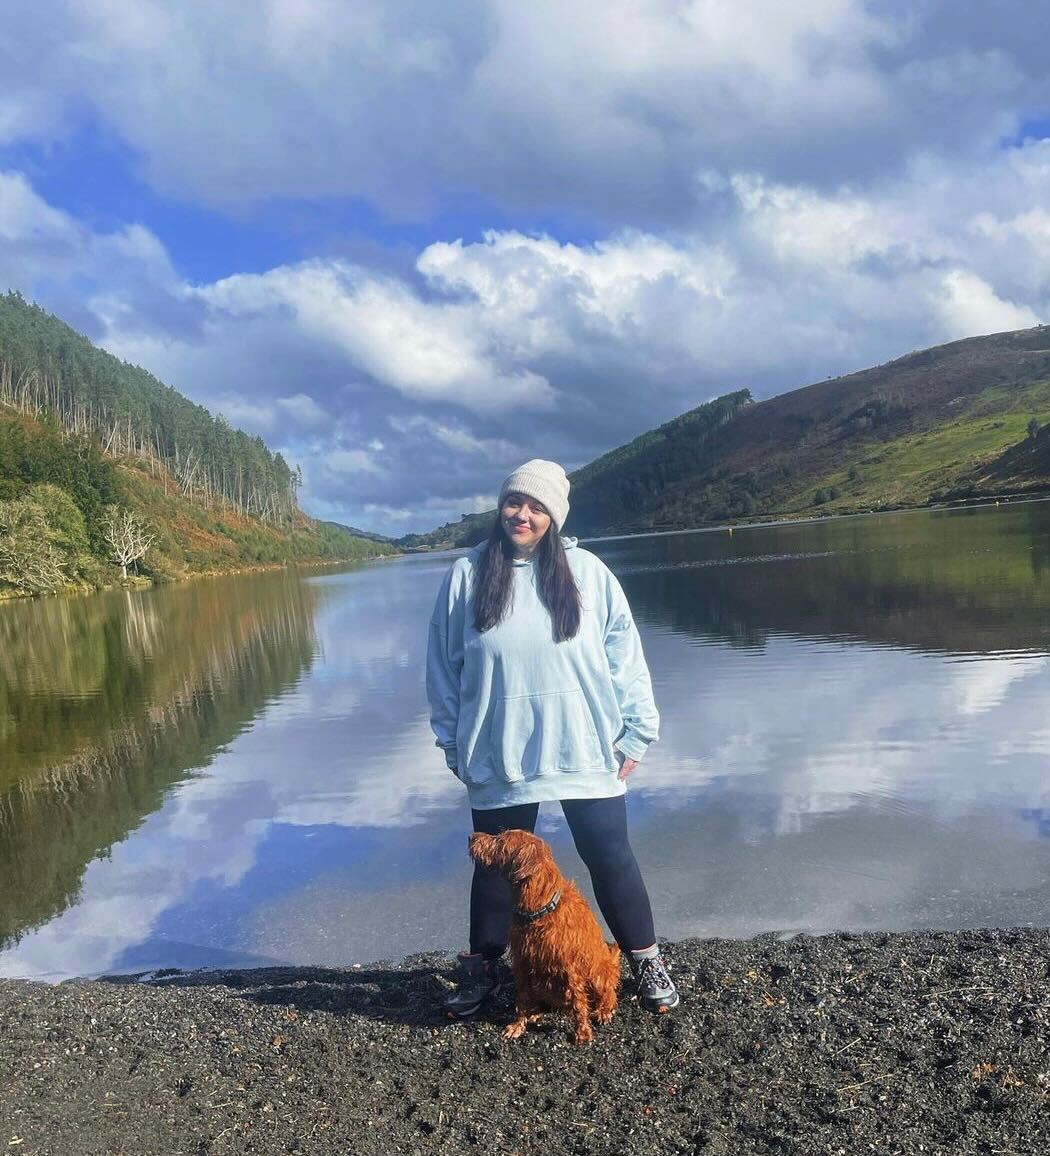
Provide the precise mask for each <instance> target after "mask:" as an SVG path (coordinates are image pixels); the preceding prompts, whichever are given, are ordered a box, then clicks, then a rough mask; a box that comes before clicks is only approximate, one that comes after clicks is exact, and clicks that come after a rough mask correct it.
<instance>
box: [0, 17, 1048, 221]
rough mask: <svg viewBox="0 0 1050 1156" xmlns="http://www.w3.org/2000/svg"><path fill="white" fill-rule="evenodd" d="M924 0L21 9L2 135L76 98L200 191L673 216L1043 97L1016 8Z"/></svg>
mask: <svg viewBox="0 0 1050 1156" xmlns="http://www.w3.org/2000/svg"><path fill="white" fill-rule="evenodd" d="M947 7H948V6H946V5H943V4H928V5H924V6H922V7H921V8H914V7H913V8H911V9H908V10H907V11H905V10H904V9H902V8H900V7H899V6H897V7H896V8H895V7H894V6H886V5H881V4H877V3H875V2H874V0H806V2H804V3H798V4H792V5H783V4H780V5H777V4H771V3H769V2H768V0H741V2H738V3H735V4H732V5H722V4H718V5H716V4H710V3H707V2H706V0H686V2H683V3H676V4H669V3H666V0H617V2H615V3H612V4H610V3H600V2H599V0H578V2H577V3H573V4H570V5H566V4H554V3H547V2H543V3H539V4H532V5H528V6H525V7H522V6H521V5H518V4H513V3H510V2H508V0H484V2H482V3H474V4H466V3H462V2H460V0H450V2H447V3H442V4H420V3H418V0H399V2H395V3H380V2H379V0H359V2H358V3H355V4H353V5H345V4H336V3H333V2H331V0H303V2H301V3H291V2H290V0H266V2H264V3H255V2H251V3H250V2H249V0H230V2H229V3H227V4H225V5H223V6H222V7H221V9H216V8H215V6H214V5H211V4H207V3H205V0H184V3H182V4H180V5H179V6H178V7H177V8H172V7H171V6H170V5H162V4H159V3H141V4H138V5H136V6H135V8H134V9H133V10H128V9H127V6H126V5H121V4H117V3H115V2H114V0H42V2H41V3H40V4H37V5H34V6H32V7H27V6H23V7H22V9H21V10H20V11H19V12H18V13H17V15H16V17H15V18H14V22H13V29H9V31H10V35H9V36H8V37H7V38H5V45H4V46H0V67H2V68H3V72H4V76H5V84H6V86H7V92H6V93H5V99H4V104H3V105H2V106H0V133H3V134H5V135H6V136H7V138H8V139H18V138H23V139H25V138H26V137H30V138H33V139H49V138H51V139H53V138H55V137H60V136H61V134H62V133H63V132H67V131H69V126H70V125H71V124H72V123H74V121H75V120H76V118H77V117H82V116H83V111H84V109H85V108H86V109H88V110H89V112H90V114H91V115H92V116H93V117H94V118H95V119H96V120H97V121H98V122H99V123H100V124H102V125H104V126H105V128H106V130H107V131H108V132H109V133H111V134H113V135H114V136H115V137H117V138H119V139H120V140H121V141H123V142H125V143H126V145H127V146H128V147H129V148H130V149H131V150H132V152H133V153H134V154H135V155H136V156H137V157H139V158H140V163H141V167H142V171H143V173H144V174H145V176H146V177H147V179H149V180H150V181H151V182H152V183H153V184H154V186H155V187H156V188H157V189H159V190H161V191H162V192H164V193H168V194H176V195H178V196H179V197H181V198H183V199H189V200H193V201H197V202H202V201H204V202H210V203H225V204H234V203H243V202H244V201H250V200H257V199H258V200H267V199H269V198H272V197H275V196H290V197H317V196H324V197H335V196H358V197H364V198H366V199H369V200H371V201H372V202H373V203H375V204H377V205H379V206H381V208H382V210H383V211H384V212H388V213H389V212H394V213H403V214H421V213H426V212H427V211H429V209H430V208H432V207H433V206H435V205H439V204H441V203H443V202H445V201H447V200H449V199H451V198H454V197H457V196H458V195H460V194H461V193H462V191H463V190H464V189H466V190H470V191H471V192H473V193H477V194H479V195H481V196H482V197H484V198H487V199H489V200H491V201H494V202H498V203H500V204H502V205H505V206H509V207H512V208H522V207H525V208H536V207H538V208H550V207H552V206H553V207H555V208H556V209H558V210H559V211H561V210H564V209H565V208H572V209H576V210H583V211H585V212H588V213H590V214H592V215H594V216H597V217H600V218H601V219H603V220H607V221H620V222H623V221H631V220H633V221H635V222H637V221H644V222H646V223H649V224H654V223H657V222H667V221H675V222H682V221H683V220H686V219H688V218H689V217H690V216H691V215H692V214H693V211H694V205H693V190H694V185H695V180H696V175H697V173H698V172H700V171H702V170H705V169H716V170H718V171H721V172H725V173H730V172H737V171H754V170H756V169H761V171H763V172H764V173H765V174H766V175H769V176H772V177H773V178H774V179H776V180H777V181H779V182H784V181H787V182H793V181H795V180H797V179H798V178H799V177H800V175H802V174H806V175H807V176H808V177H809V178H810V179H811V180H814V181H815V182H816V183H818V184H820V185H822V186H824V185H835V184H837V183H838V182H840V181H842V180H853V179H856V178H862V179H865V180H866V179H869V178H872V177H878V176H880V175H882V174H885V173H887V172H897V171H899V170H900V167H901V166H902V165H904V164H906V162H907V160H908V158H909V157H910V156H913V155H917V154H929V155H940V156H945V155H950V154H951V153H953V152H968V153H969V152H972V151H973V150H974V149H975V148H976V149H980V148H983V147H985V146H986V145H988V144H989V143H990V142H994V141H995V140H997V139H999V138H1001V137H1002V136H1004V135H1010V133H1011V132H1013V131H1016V128H1017V126H1018V123H1019V121H1020V119H1021V116H1022V115H1023V114H1024V112H1025V111H1026V110H1031V109H1039V108H1040V107H1045V106H1046V104H1047V101H1048V94H1050V86H1048V81H1047V77H1046V71H1045V68H1044V67H1043V61H1042V59H1041V57H1040V55H1039V53H1038V52H1037V51H1035V49H1034V45H1036V44H1039V43H1041V41H1042V39H1043V38H1044V37H1042V36H1041V35H1040V33H1041V32H1043V31H1045V29H1043V28H1042V24H1041V15H1040V11H1039V6H1038V5H1031V4H1030V3H1029V4H1023V3H1019V2H1017V0H1004V4H1003V5H999V6H997V9H996V11H997V13H999V12H1000V11H1002V14H1001V15H998V14H997V15H996V17H995V18H993V17H992V15H991V14H990V10H988V9H987V6H984V5H980V4H978V3H975V2H974V0H966V2H962V3H958V4H953V5H951V6H950V10H951V19H948V18H947V17H946V15H945V9H946V8H947ZM231 78H235V80H236V83H231ZM917 109H919V110H921V113H920V114H917V113H916V110H917ZM0 139H3V138H2V137H0ZM348 158H351V159H350V160H348Z"/></svg>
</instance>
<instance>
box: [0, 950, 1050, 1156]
mask: <svg viewBox="0 0 1050 1156" xmlns="http://www.w3.org/2000/svg"><path fill="white" fill-rule="evenodd" d="M667 955H668V958H669V959H670V961H671V963H672V966H673V969H674V974H675V977H676V979H677V980H678V982H679V985H680V987H681V989H682V993H683V1004H682V1007H681V1008H680V1009H679V1011H677V1012H676V1013H674V1014H673V1015H671V1016H667V1017H664V1018H661V1019H657V1018H654V1017H652V1016H649V1015H647V1014H645V1013H644V1012H642V1011H641V1010H640V1009H639V1008H638V1007H637V1005H636V1004H635V1003H633V1002H632V1001H631V1000H630V999H629V998H627V997H626V992H625V997H624V998H623V1000H622V1002H621V1005H620V1010H619V1012H618V1013H617V1016H616V1019H615V1020H614V1021H613V1023H612V1024H611V1025H610V1026H609V1027H607V1028H603V1029H600V1030H599V1031H598V1032H597V1036H596V1039H595V1042H594V1043H593V1044H592V1045H590V1046H584V1047H577V1046H575V1045H574V1044H573V1043H572V1042H571V1038H570V1033H569V1030H568V1025H567V1022H566V1021H561V1020H552V1021H550V1022H549V1023H544V1024H541V1025H539V1026H538V1027H535V1028H533V1029H530V1031H529V1033H528V1034H527V1035H526V1037H525V1038H524V1040H523V1041H515V1042H508V1043H504V1042H503V1040H501V1039H500V1034H499V1032H500V1028H501V1027H502V1025H503V1024H504V1023H505V1022H507V1020H508V1019H509V1016H510V1010H511V1009H510V1002H509V998H508V999H501V1001H500V1002H498V1003H497V1004H496V1005H495V1006H494V1007H493V1008H492V1009H491V1012H489V1013H487V1014H485V1015H483V1016H482V1017H481V1018H479V1019H477V1020H476V1021H474V1022H472V1023H458V1024H451V1025H448V1024H445V1023H443V1022H442V1020H441V1019H440V1017H439V1015H438V1014H437V1013H436V1004H437V1003H438V1001H439V1000H440V998H441V996H442V994H443V993H444V991H445V990H447V989H446V986H445V981H446V977H447V976H448V974H449V968H450V963H449V960H448V959H446V958H445V957H443V956H440V957H439V956H415V957H412V958H410V959H407V960H404V961H403V962H402V963H400V964H393V965H377V966H374V967H366V968H354V969H347V970H345V971H339V970H329V969H312V968H294V969H291V968H289V969H278V970H275V969H269V970H265V971H240V972H236V971H227V972H208V973H192V974H175V975H172V976H169V977H167V978H166V979H164V980H162V981H160V982H156V981H155V982H151V983H130V982H127V981H122V982H105V981H99V982H85V981H77V982H73V983H67V984H62V985H59V986H57V987H53V986H47V985H43V984H36V983H27V982H23V981H2V982H0V1033H2V1037H0V1039H2V1044H0V1154H3V1153H17V1154H19V1156H30V1154H34V1156H37V1154H40V1156H42V1154H45V1153H48V1154H52V1153H53V1154H61V1156H95V1154H102V1153H105V1154H107V1156H108V1154H116V1153H123V1154H124V1156H139V1154H144V1153H157V1154H164V1156H178V1154H180V1153H185V1154H193V1156H198V1154H203V1153H293V1152H301V1153H340V1154H342V1153H358V1154H361V1156H372V1154H380V1153H382V1154H383V1156H386V1154H388V1153H446V1152H447V1153H463V1152H473V1151H480V1152H487V1153H493V1154H506V1156H510V1154H512V1153H520V1154H522V1156H525V1154H527V1153H536V1154H539V1153H543V1154H556V1153H592V1152H593V1153H599V1152H601V1153H606V1152H617V1153H646V1154H649V1153H663V1152H686V1153H698V1154H699V1153H703V1154H707V1156H722V1154H727V1156H728V1154H729V1153H740V1154H742V1156H752V1154H753V1156H764V1154H767V1153H769V1154H771V1153H777V1154H787V1153H792V1154H798V1156H823V1154H829V1156H830V1154H834V1156H842V1154H845V1156H854V1154H858V1153H880V1154H883V1156H890V1154H892V1153H907V1154H908V1156H916V1154H920V1153H922V1154H940V1156H967V1154H969V1153H982V1154H988V1156H992V1154H995V1156H1010V1154H1024V1156H1028V1154H1030V1153H1031V1154H1036V1153H1045V1152H1048V1151H1050V1106H1048V1096H1050V1047H1048V1045H1050V1029H1048V1018H1050V1006H1048V990H1050V981H1048V975H1050V932H1048V931H1045V930H1039V931H1030V930H1020V931H973V932H961V933H927V932H923V933H917V934H908V935H886V934H865V935H845V934H842V935H834V936H827V937H821V938H805V937H804V938H798V939H795V940H792V941H790V942H788V943H781V942H777V941H775V940H773V939H771V938H767V937H763V938H759V939H756V940H751V941H748V942H728V941H721V940H716V941H706V942H703V941H697V940H691V941H686V942H683V943H678V944H672V945H668V946H667Z"/></svg>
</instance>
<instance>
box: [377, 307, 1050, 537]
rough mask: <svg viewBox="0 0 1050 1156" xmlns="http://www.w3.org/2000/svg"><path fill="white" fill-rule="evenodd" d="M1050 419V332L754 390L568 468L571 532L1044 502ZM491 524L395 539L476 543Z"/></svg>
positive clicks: (468, 522) (933, 350) (470, 521)
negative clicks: (987, 501)
mask: <svg viewBox="0 0 1050 1156" xmlns="http://www.w3.org/2000/svg"><path fill="white" fill-rule="evenodd" d="M1048 421H1050V326H1045V325H1040V326H1036V327H1034V328H1031V329H1024V330H1012V331H1008V332H1004V333H997V334H989V335H986V336H980V337H969V338H962V339H960V340H957V341H952V342H947V343H945V344H943V345H938V346H932V347H930V348H928V349H923V350H913V351H911V352H909V353H906V354H904V355H902V356H901V357H898V358H894V359H893V360H891V361H888V362H885V363H883V364H881V365H877V366H873V367H871V368H868V369H862V370H858V371H855V372H853V373H850V374H845V375H842V376H840V377H836V378H829V379H826V380H825V381H821V382H814V383H812V384H810V385H806V386H802V387H800V388H798V389H795V390H789V391H787V392H785V393H781V394H777V395H776V396H774V397H771V398H765V399H763V400H762V401H758V402H755V401H752V400H751V398H750V394H749V393H748V391H746V390H745V391H737V392H736V393H731V394H726V395H725V396H723V397H720V398H716V399H714V401H711V402H707V403H705V404H704V405H701V406H698V407H696V408H695V409H693V410H689V411H687V412H686V413H685V414H682V415H681V416H680V417H678V418H675V419H672V421H670V422H666V423H664V425H662V426H660V427H658V428H657V429H655V430H649V431H646V432H645V433H643V434H640V435H639V436H638V437H637V438H634V439H632V440H631V441H630V442H627V443H625V444H624V445H623V446H618V447H616V448H614V449H613V450H610V451H609V452H608V453H606V454H603V455H601V457H599V458H597V459H595V461H594V462H591V463H588V464H587V465H585V466H582V467H581V468H580V469H578V470H575V471H573V472H572V473H571V474H570V475H569V477H570V480H571V482H572V496H571V502H572V509H571V512H570V515H569V519H568V521H567V522H566V529H567V532H569V533H573V534H577V535H579V536H600V535H602V534H608V533H631V532H646V531H653V530H676V529H690V528H698V527H702V526H711V525H720V524H725V523H734V522H741V521H749V520H756V519H778V518H788V517H804V516H812V515H827V514H844V513H857V512H863V511H868V510H873V509H889V508H901V507H911V506H922V505H929V504H931V503H937V502H946V501H954V500H962V499H968V498H981V497H993V496H996V495H998V494H1003V493H1007V492H1010V493H1029V494H1042V493H1047V492H1050V460H1048V459H1050V451H1047V452H1045V453H1044V451H1043V450H1042V449H1041V448H1040V447H1042V446H1043V445H1044V443H1045V444H1050V435H1047V433H1046V429H1045V426H1046V423H1047V422H1048ZM698 429H699V430H700V431H701V433H702V437H699V438H698V437H697V430H698ZM654 447H656V448H655V449H654ZM603 463H604V464H603ZM657 465H662V472H661V469H660V468H656V467H657ZM599 485H600V486H601V487H602V489H603V491H604V493H603V494H601V495H599V494H598V493H597V492H596V488H597V487H598V486H599ZM493 516H494V511H486V512H484V513H481V514H470V515H463V517H462V518H461V520H460V522H458V523H446V524H445V525H444V526H442V527H438V528H437V529H435V530H433V531H431V532H430V533H429V534H424V535H409V536H406V537H405V538H400V539H397V540H396V541H397V543H398V545H400V546H402V547H403V548H417V549H419V548H427V547H429V548H431V549H434V548H440V547H444V548H452V547H456V546H465V545H469V544H472V543H473V542H476V541H478V540H480V539H481V538H483V537H484V536H485V534H487V532H488V528H489V526H491V523H492V518H493Z"/></svg>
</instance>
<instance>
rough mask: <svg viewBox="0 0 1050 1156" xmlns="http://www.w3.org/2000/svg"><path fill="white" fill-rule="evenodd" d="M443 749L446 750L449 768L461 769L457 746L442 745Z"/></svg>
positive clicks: (446, 761) (452, 769)
mask: <svg viewBox="0 0 1050 1156" xmlns="http://www.w3.org/2000/svg"><path fill="white" fill-rule="evenodd" d="M441 749H442V750H443V751H444V752H445V766H446V767H448V769H449V770H450V771H455V770H458V769H459V752H458V751H457V750H456V748H455V747H442V748H441Z"/></svg>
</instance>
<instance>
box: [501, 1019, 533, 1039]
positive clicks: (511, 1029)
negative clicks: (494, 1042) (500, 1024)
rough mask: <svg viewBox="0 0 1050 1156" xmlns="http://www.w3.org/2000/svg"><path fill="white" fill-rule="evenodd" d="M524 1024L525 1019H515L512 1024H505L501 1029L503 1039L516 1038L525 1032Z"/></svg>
mask: <svg viewBox="0 0 1050 1156" xmlns="http://www.w3.org/2000/svg"><path fill="white" fill-rule="evenodd" d="M526 1026H527V1025H526V1022H525V1020H515V1021H514V1022H513V1023H512V1024H507V1026H506V1027H505V1028H504V1029H503V1038H504V1039H505V1040H516V1039H517V1038H518V1037H519V1036H523V1035H524V1034H525V1028H526Z"/></svg>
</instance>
